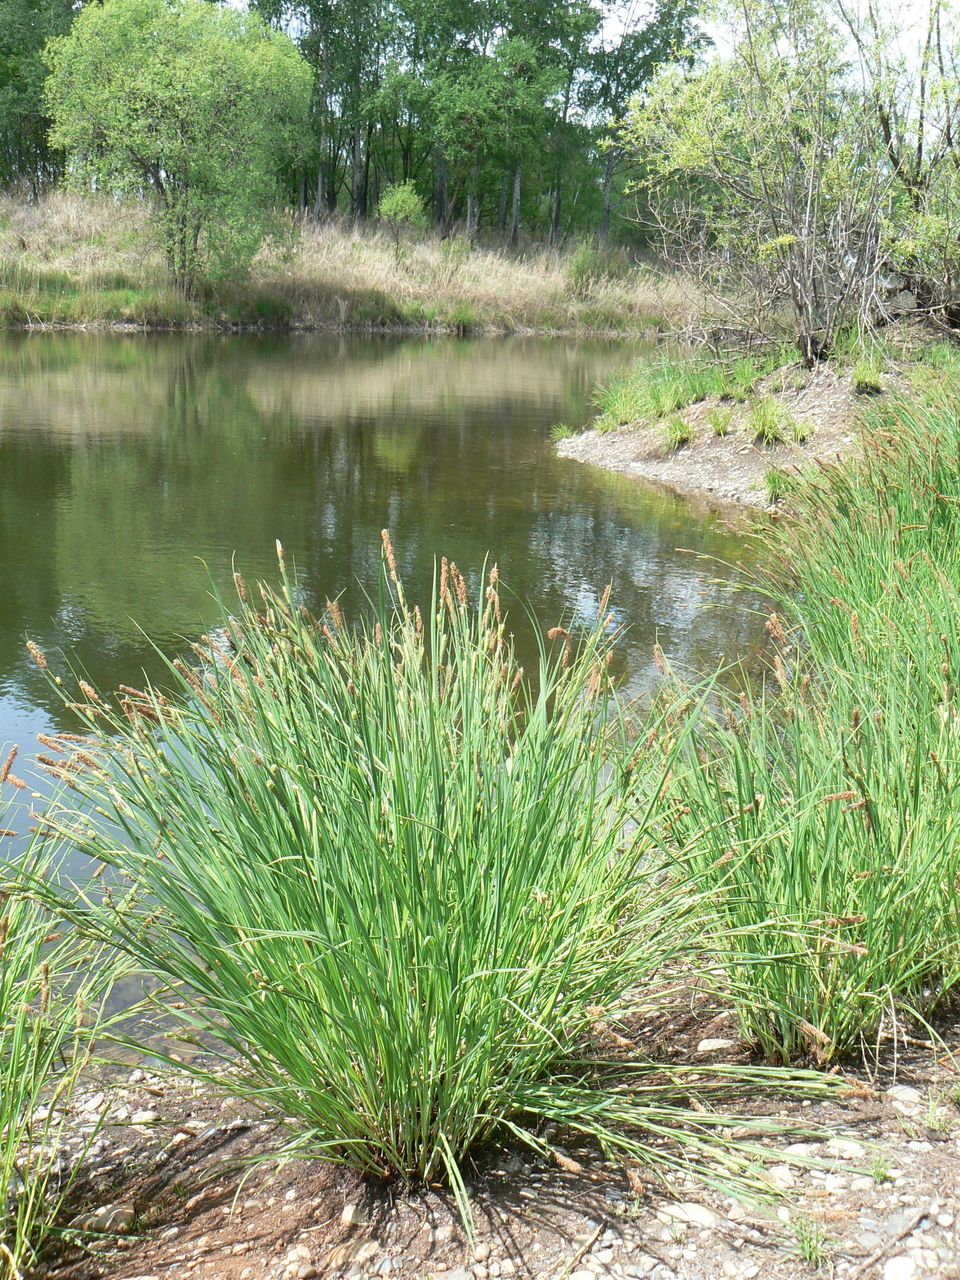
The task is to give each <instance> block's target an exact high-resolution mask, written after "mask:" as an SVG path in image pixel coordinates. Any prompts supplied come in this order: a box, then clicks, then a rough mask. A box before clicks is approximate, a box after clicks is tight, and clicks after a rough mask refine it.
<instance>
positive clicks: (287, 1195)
mask: <svg viewBox="0 0 960 1280" xmlns="http://www.w3.org/2000/svg"><path fill="white" fill-rule="evenodd" d="M283 1198H284V1200H296V1198H297V1193H296V1191H294V1189H293V1187H291V1188H290V1190H289V1191H286V1192H285V1193H284V1196H283Z"/></svg>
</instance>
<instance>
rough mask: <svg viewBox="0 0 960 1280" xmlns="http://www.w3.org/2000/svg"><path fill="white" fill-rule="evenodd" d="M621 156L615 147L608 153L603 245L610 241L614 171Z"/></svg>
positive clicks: (601, 231)
mask: <svg viewBox="0 0 960 1280" xmlns="http://www.w3.org/2000/svg"><path fill="white" fill-rule="evenodd" d="M619 158H620V157H619V155H618V153H617V150H616V148H615V147H611V148H610V150H609V151H608V152H607V165H606V168H605V170H604V173H603V210H602V212H601V214H600V239H601V241H602V242H603V244H608V243H609V241H610V207H611V205H612V204H613V171H614V169H615V168H616V167H617V160H618V159H619Z"/></svg>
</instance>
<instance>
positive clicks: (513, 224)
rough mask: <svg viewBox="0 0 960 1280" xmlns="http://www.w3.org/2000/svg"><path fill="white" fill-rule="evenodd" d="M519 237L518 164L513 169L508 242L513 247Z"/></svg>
mask: <svg viewBox="0 0 960 1280" xmlns="http://www.w3.org/2000/svg"><path fill="white" fill-rule="evenodd" d="M519 239H520V166H519V165H517V167H516V169H515V170H514V171H513V215H512V217H511V219H510V244H511V247H513V248H515V247H516V245H517V242H518V241H519Z"/></svg>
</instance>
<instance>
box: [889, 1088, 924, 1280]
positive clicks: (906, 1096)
mask: <svg viewBox="0 0 960 1280" xmlns="http://www.w3.org/2000/svg"><path fill="white" fill-rule="evenodd" d="M887 1097H888V1098H893V1099H894V1101H895V1102H902V1103H903V1104H904V1105H905V1106H908V1107H915V1106H918V1105H919V1104H920V1103H921V1102H922V1101H923V1094H922V1093H921V1092H920V1090H919V1089H914V1088H912V1087H911V1086H910V1085H908V1084H895V1085H893V1086H892V1088H890V1089H888V1090H887ZM890 1261H891V1262H895V1261H896V1259H895V1258H891V1259H890Z"/></svg>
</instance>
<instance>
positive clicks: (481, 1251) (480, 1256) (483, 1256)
mask: <svg viewBox="0 0 960 1280" xmlns="http://www.w3.org/2000/svg"><path fill="white" fill-rule="evenodd" d="M473 1257H474V1260H475V1261H476V1262H486V1260H487V1259H488V1258H489V1257H490V1246H489V1244H487V1242H486V1240H481V1241H480V1243H479V1244H478V1245H477V1247H476V1248H475V1249H474V1251H473Z"/></svg>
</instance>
